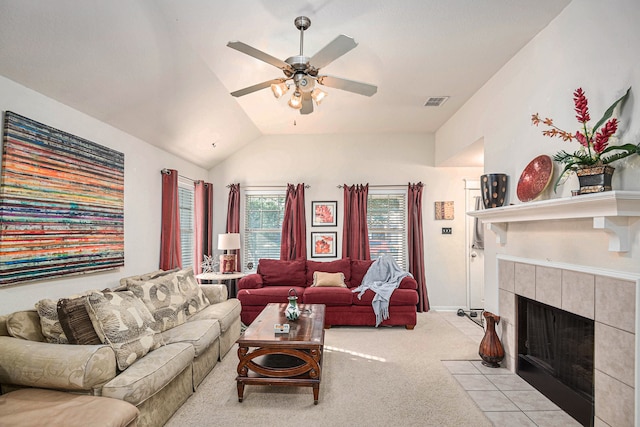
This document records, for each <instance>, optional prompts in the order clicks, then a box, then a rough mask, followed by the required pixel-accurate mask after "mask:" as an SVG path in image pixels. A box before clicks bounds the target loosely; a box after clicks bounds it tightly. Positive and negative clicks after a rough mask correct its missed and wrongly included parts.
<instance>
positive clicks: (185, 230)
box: [178, 182, 195, 267]
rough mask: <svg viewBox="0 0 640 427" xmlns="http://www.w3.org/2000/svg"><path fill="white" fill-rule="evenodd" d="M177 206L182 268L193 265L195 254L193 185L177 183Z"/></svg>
mask: <svg viewBox="0 0 640 427" xmlns="http://www.w3.org/2000/svg"><path fill="white" fill-rule="evenodd" d="M178 206H179V207H180V250H181V254H182V266H183V267H188V266H190V265H193V255H194V252H195V245H194V237H193V215H194V214H193V184H192V183H191V182H189V183H188V184H187V183H182V182H179V183H178Z"/></svg>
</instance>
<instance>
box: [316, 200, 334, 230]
mask: <svg viewBox="0 0 640 427" xmlns="http://www.w3.org/2000/svg"><path fill="white" fill-rule="evenodd" d="M337 208H338V202H311V212H312V215H313V218H312V219H311V226H312V227H335V226H336V225H338V216H337V215H336V209H337Z"/></svg>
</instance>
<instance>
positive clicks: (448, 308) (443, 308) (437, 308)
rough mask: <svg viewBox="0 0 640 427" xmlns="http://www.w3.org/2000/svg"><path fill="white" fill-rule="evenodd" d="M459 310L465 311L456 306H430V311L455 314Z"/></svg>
mask: <svg viewBox="0 0 640 427" xmlns="http://www.w3.org/2000/svg"><path fill="white" fill-rule="evenodd" d="M461 308H462V309H464V310H466V309H467V307H462V306H459V305H457V306H455V307H453V306H448V305H436V306H434V305H432V306H431V310H433V311H453V312H457V311H458V310H459V309H461Z"/></svg>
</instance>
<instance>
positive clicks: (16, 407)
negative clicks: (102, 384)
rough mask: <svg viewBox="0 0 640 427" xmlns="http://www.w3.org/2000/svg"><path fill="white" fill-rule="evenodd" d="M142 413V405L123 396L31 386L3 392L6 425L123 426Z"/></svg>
mask: <svg viewBox="0 0 640 427" xmlns="http://www.w3.org/2000/svg"><path fill="white" fill-rule="evenodd" d="M138 415H139V411H138V408H136V407H135V406H133V405H132V404H130V403H128V402H124V401H122V400H116V399H108V398H105V397H100V396H79V395H77V394H71V393H65V392H63V391H57V390H45V389H38V388H28V389H22V390H16V391H12V392H11V393H7V394H4V395H2V396H0V424H2V425H3V426H21V427H38V426H42V425H50V426H65V427H84V426H98V425H100V426H103V427H123V426H131V425H134V424H135V423H136V420H137V419H138Z"/></svg>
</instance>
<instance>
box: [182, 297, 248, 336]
mask: <svg viewBox="0 0 640 427" xmlns="http://www.w3.org/2000/svg"><path fill="white" fill-rule="evenodd" d="M241 311H242V306H241V305H240V301H239V300H238V299H236V298H231V299H228V300H226V301H223V302H220V303H218V304H212V305H210V306H209V307H207V308H205V309H204V310H202V311H200V312H198V313H196V314H194V315H193V316H191V317H189V321H188V322H189V323H190V322H192V321H194V320H204V319H211V320H217V321H218V322H219V323H220V331H221V333H223V334H224V333H226V332H227V331H228V330H229V328H231V326H232V325H233V324H234V323H235V322H236V321H237V320H238V318H239V317H240V312H241Z"/></svg>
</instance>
